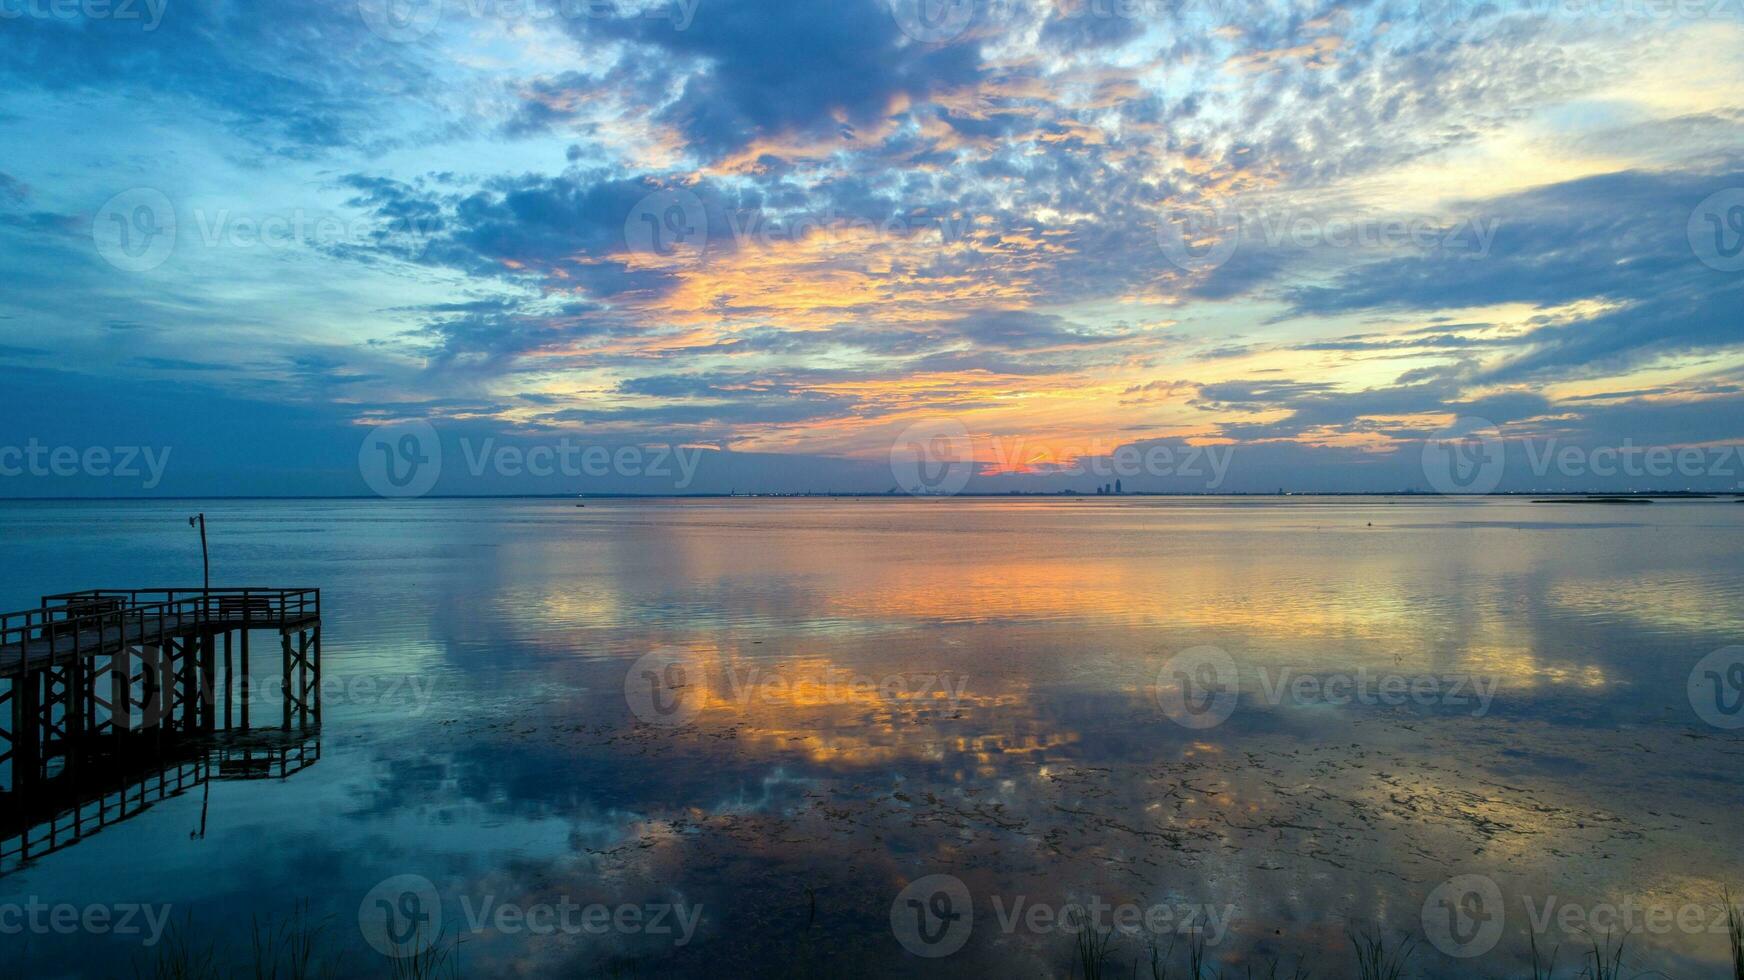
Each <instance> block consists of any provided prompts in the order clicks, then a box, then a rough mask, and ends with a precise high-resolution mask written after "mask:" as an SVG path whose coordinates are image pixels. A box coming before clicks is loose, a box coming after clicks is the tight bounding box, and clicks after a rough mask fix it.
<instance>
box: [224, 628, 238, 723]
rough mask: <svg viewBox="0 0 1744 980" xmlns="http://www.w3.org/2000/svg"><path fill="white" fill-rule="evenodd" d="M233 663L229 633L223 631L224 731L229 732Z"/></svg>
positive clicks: (234, 681)
mask: <svg viewBox="0 0 1744 980" xmlns="http://www.w3.org/2000/svg"><path fill="white" fill-rule="evenodd" d="M235 666H236V664H235V661H234V660H232V658H231V636H230V631H229V630H225V631H224V730H225V731H229V730H230V727H231V723H232V720H233V719H232V717H231V711H232V701H233V697H232V695H233V694H234V692H235V689H236V671H235V669H234V668H235Z"/></svg>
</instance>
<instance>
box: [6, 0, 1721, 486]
mask: <svg viewBox="0 0 1744 980" xmlns="http://www.w3.org/2000/svg"><path fill="white" fill-rule="evenodd" d="M0 36H3V38H4V43H3V44H0V76H3V80H4V85H5V93H6V94H5V95H4V96H0V145H4V146H5V147H6V152H5V153H4V154H3V155H0V264H3V265H0V268H3V269H4V273H5V279H4V282H5V285H4V288H3V289H0V370H3V372H4V373H3V374H0V378H3V379H4V381H3V382H0V444H3V445H4V446H8V447H31V446H37V447H44V451H45V452H46V451H49V450H52V449H54V448H58V447H71V448H73V449H74V450H78V451H80V452H81V453H85V452H86V451H88V450H89V449H91V448H92V447H102V448H106V449H108V448H113V449H125V448H126V447H159V448H160V449H166V450H169V451H170V453H171V455H170V457H169V461H168V463H167V465H166V466H165V468H164V469H165V472H164V475H163V478H162V479H161V480H160V481H157V482H156V483H155V484H153V485H152V486H151V487H149V488H148V487H144V486H143V482H144V481H137V480H131V479H130V478H118V477H116V476H114V475H113V474H109V473H105V472H96V473H95V474H94V472H93V471H94V470H95V471H102V470H103V469H104V467H102V466H100V465H99V466H95V467H93V466H92V465H90V464H88V463H86V462H81V464H80V465H79V467H77V469H78V472H76V473H72V472H65V473H63V472H57V471H56V469H55V467H54V466H53V465H52V464H50V463H42V462H40V461H39V464H38V465H36V466H34V467H33V466H32V465H30V464H29V463H28V461H27V457H28V453H25V454H18V453H14V454H13V455H12V456H11V457H10V458H11V460H12V464H13V465H11V467H10V470H9V471H8V476H7V478H6V479H4V480H0V496H28V495H58V494H93V493H114V494H128V493H134V492H146V491H149V492H157V493H172V492H173V493H365V492H368V489H367V487H368V486H369V485H370V483H369V478H370V476H371V474H370V473H369V472H368V470H369V465H368V463H367V458H368V457H369V455H370V451H371V448H372V447H371V446H369V445H367V443H368V442H369V441H370V439H371V438H372V433H379V432H382V431H387V432H389V433H393V432H396V431H398V430H395V429H394V428H393V427H394V426H405V425H408V424H412V423H429V425H430V426H432V427H433V428H432V429H430V430H425V429H422V428H418V429H415V430H414V431H416V432H418V433H425V432H429V431H434V432H436V433H438V439H439V446H440V451H441V455H442V458H443V461H444V463H443V469H442V474H441V480H440V482H439V483H438V484H436V488H437V489H438V490H441V491H452V492H500V491H503V490H512V489H537V490H541V491H546V492H567V491H568V490H571V489H573V490H575V491H576V492H581V491H586V490H610V489H624V488H633V487H643V488H648V489H659V486H648V485H646V484H643V483H636V482H635V480H634V479H630V478H631V477H645V476H646V474H638V473H625V472H622V470H623V469H624V467H622V466H615V467H614V469H613V471H612V472H611V473H609V474H606V475H603V476H595V475H591V474H586V475H582V476H580V477H579V478H577V476H576V474H574V473H565V472H562V468H561V467H559V469H558V471H557V472H556V473H555V474H554V475H550V478H548V479H546V478H540V479H533V478H532V477H529V476H527V474H526V473H525V472H524V468H523V467H516V466H512V465H510V466H506V467H505V466H503V465H499V464H498V463H495V462H491V463H487V464H483V465H475V464H477V463H479V461H481V460H486V459H488V458H489V454H490V453H494V452H497V451H499V450H501V449H504V448H505V447H512V448H515V449H516V450H517V451H522V452H524V451H527V450H528V449H530V448H534V447H539V446H546V447H559V446H566V445H571V444H575V445H583V446H599V447H607V448H611V449H614V450H615V449H617V448H622V447H638V446H652V445H674V446H681V447H690V448H691V449H692V450H695V451H699V452H701V451H704V450H706V452H703V455H702V457H701V458H702V459H704V462H703V463H702V464H701V466H700V474H701V475H700V476H698V477H697V478H695V479H694V480H689V481H685V482H686V485H685V486H683V487H678V486H677V485H676V484H675V483H673V482H672V481H670V480H668V481H667V482H668V484H669V488H676V489H689V490H720V489H727V488H729V487H731V488H737V489H741V490H744V489H756V490H790V489H792V490H799V489H810V490H816V489H856V490H872V491H884V490H886V489H888V488H889V487H891V486H893V485H896V484H898V483H900V482H901V475H900V473H898V474H897V475H896V476H893V473H892V471H893V470H901V469H902V466H901V465H894V466H893V463H892V460H893V447H895V448H896V450H897V452H896V455H897V456H898V457H900V456H901V454H902V453H903V452H904V451H905V450H904V449H903V447H911V448H912V447H915V446H921V447H923V448H924V447H937V446H939V445H941V444H948V445H949V446H950V447H951V449H950V451H951V452H952V453H955V454H956V456H955V457H953V458H958V457H961V458H972V459H973V460H974V461H975V462H976V465H975V466H974V467H973V468H972V472H971V479H970V482H969V484H968V485H969V487H970V488H971V489H1006V488H1013V487H1021V488H1030V489H1057V488H1062V487H1073V488H1077V489H1080V490H1086V489H1089V488H1090V487H1091V486H1094V485H1096V484H1098V483H1101V482H1104V481H1103V480H1102V479H1101V473H1102V471H1101V470H1098V469H1097V468H1096V467H1094V466H1088V465H1086V461H1087V460H1092V459H1104V460H1106V459H1113V458H1115V454H1116V452H1117V450H1118V448H1119V447H1128V449H1127V452H1129V453H1136V452H1142V451H1144V450H1147V449H1151V448H1155V447H1159V446H1160V447H1165V448H1169V449H1170V450H1171V456H1170V458H1169V460H1167V461H1163V462H1158V460H1157V458H1156V457H1154V456H1152V457H1149V462H1147V463H1145V464H1143V465H1141V466H1139V468H1138V469H1137V470H1133V469H1130V468H1129V469H1126V470H1121V469H1119V468H1118V467H1117V468H1115V469H1111V470H1107V472H1109V473H1114V474H1117V475H1118V474H1121V473H1124V474H1125V476H1126V480H1125V482H1126V484H1127V489H1234V490H1250V489H1275V488H1276V487H1278V486H1289V487H1291V488H1294V489H1387V490H1392V489H1402V488H1405V487H1430V486H1431V484H1432V483H1433V482H1434V481H1433V480H1426V479H1425V474H1424V468H1425V467H1424V462H1423V461H1424V460H1425V459H1426V458H1427V457H1426V455H1425V453H1424V444H1425V440H1430V439H1434V438H1437V437H1438V435H1437V434H1439V433H1442V432H1444V431H1447V430H1448V427H1449V426H1450V425H1451V426H1453V427H1454V428H1455V429H1456V430H1471V429H1473V428H1478V429H1482V430H1483V431H1491V432H1495V433H1497V434H1499V435H1501V436H1503V437H1505V438H1506V439H1508V440H1510V445H1511V446H1514V447H1516V448H1517V447H1521V446H1524V447H1526V450H1527V452H1528V455H1530V454H1531V453H1532V452H1533V450H1534V447H1537V448H1542V447H1544V446H1568V445H1575V446H1582V447H1587V448H1592V447H1603V446H1613V447H1614V446H1625V445H1634V446H1653V447H1666V448H1681V449H1689V448H1692V447H1708V448H1709V449H1714V448H1716V447H1724V446H1729V445H1731V444H1733V443H1734V442H1739V441H1744V410H1741V409H1744V387H1741V384H1744V357H1741V354H1744V254H1740V246H1741V245H1744V128H1741V124H1744V0H1685V2H1682V3H1659V2H1649V0H1604V2H1602V3H1601V2H1600V0H1558V2H1554V3H1553V2H1550V0H1503V2H1502V3H1501V5H1500V6H1496V5H1493V4H1478V3H1474V2H1470V0H1424V2H1422V3H1397V2H1389V0H1377V2H1370V3H1362V2H1358V3H1345V4H1329V3H1323V2H1318V0H1307V2H1301V0H1244V2H1237V0H1166V2H1165V0H974V2H973V3H969V2H953V0H828V2H825V0H440V2H437V0H286V2H264V0H262V2H241V0H0ZM1473 420H1477V421H1473ZM384 425H385V426H389V429H387V430H381V429H379V428H378V427H381V426H384ZM1492 425H1493V426H1494V428H1493V429H1491V428H1489V427H1490V426H1492ZM917 434H918V435H917ZM941 440H942V443H941ZM395 445H397V444H395ZM1208 449H1213V450H1217V451H1219V452H1225V453H1229V454H1231V455H1229V456H1227V457H1226V458H1227V461H1228V466H1227V469H1226V471H1225V473H1224V475H1223V476H1222V477H1219V478H1216V482H1215V484H1214V483H1213V478H1212V477H1209V476H1197V475H1192V474H1188V473H1186V472H1185V471H1186V470H1187V469H1188V467H1187V466H1185V465H1183V458H1184V457H1186V456H1187V455H1190V454H1197V453H1202V452H1203V451H1205V450H1208ZM394 451H396V450H395V449H393V448H390V449H389V450H388V452H389V455H390V456H391V455H392V453H393V452H394ZM1190 451H1192V452H1190ZM1514 451H1515V450H1514V449H1511V450H1510V452H1514ZM1539 455H1540V456H1541V455H1542V454H1539ZM42 458H44V459H50V458H52V457H42ZM80 458H81V460H84V458H85V457H84V456H83V455H81V457H80ZM1132 458H1135V457H1133V456H1129V457H1128V459H1129V462H1130V460H1131V459H1132ZM1213 458H1215V454H1214V455H1213ZM21 460H26V461H25V462H22V463H21V462H20V461H21ZM360 461H361V462H360ZM5 463H7V458H0V464H5ZM1704 465H1705V466H1706V469H1704V471H1703V472H1702V473H1700V474H1698V475H1696V476H1691V475H1690V474H1688V473H1677V474H1673V475H1671V476H1670V477H1667V478H1663V479H1662V478H1646V477H1640V476H1630V475H1628V474H1623V475H1619V476H1616V477H1614V478H1613V477H1603V478H1601V477H1596V476H1593V475H1592V474H1590V473H1585V472H1582V473H1577V474H1574V475H1572V476H1571V475H1569V474H1566V473H1562V474H1558V473H1555V472H1552V473H1550V474H1548V475H1546V474H1543V473H1539V472H1533V471H1531V468H1530V466H1525V467H1522V466H1520V465H1514V466H1513V467H1512V468H1511V469H1510V470H1509V472H1508V476H1507V479H1506V480H1505V481H1504V486H1516V487H1529V486H1548V485H1552V484H1558V483H1562V484H1567V485H1569V486H1571V487H1576V488H1585V487H1588V486H1593V487H1607V488H1609V487H1614V486H1626V485H1658V486H1673V485H1676V486H1683V485H1701V486H1704V487H1710V488H1722V489H1726V488H1733V487H1738V486H1740V481H1744V462H1739V461H1737V460H1734V461H1733V463H1732V466H1731V467H1730V468H1729V469H1726V470H1725V471H1724V472H1721V471H1720V469H1719V467H1717V466H1715V465H1712V464H1704ZM111 468H112V467H111ZM1208 470H1209V468H1207V471H1208ZM534 476H540V474H534ZM655 479H656V482H658V480H660V479H665V478H663V477H657V478H655ZM1110 479H1112V477H1110ZM626 480H628V481H629V482H625V481H626Z"/></svg>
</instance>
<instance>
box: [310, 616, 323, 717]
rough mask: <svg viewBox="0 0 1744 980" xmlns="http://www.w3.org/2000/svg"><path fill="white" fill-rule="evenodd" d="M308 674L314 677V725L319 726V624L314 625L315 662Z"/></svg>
mask: <svg viewBox="0 0 1744 980" xmlns="http://www.w3.org/2000/svg"><path fill="white" fill-rule="evenodd" d="M310 672H311V673H313V674H314V675H315V684H314V698H315V724H316V725H317V726H319V725H320V724H321V626H320V624H319V623H317V624H316V625H315V660H314V662H313V663H312V664H311V670H310Z"/></svg>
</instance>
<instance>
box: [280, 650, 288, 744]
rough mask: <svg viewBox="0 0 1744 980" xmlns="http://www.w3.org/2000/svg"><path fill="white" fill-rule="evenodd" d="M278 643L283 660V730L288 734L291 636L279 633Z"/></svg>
mask: <svg viewBox="0 0 1744 980" xmlns="http://www.w3.org/2000/svg"><path fill="white" fill-rule="evenodd" d="M279 641H280V643H281V644H282V645H283V648H284V658H285V686H284V687H283V688H281V689H280V691H281V693H282V694H283V695H284V697H283V700H284V702H285V723H284V730H285V731H287V732H288V731H290V730H291V634H289V633H280V634H279Z"/></svg>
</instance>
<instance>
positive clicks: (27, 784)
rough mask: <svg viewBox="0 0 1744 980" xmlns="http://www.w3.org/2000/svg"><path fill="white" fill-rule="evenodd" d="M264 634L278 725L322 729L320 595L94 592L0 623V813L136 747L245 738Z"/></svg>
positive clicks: (54, 600)
mask: <svg viewBox="0 0 1744 980" xmlns="http://www.w3.org/2000/svg"><path fill="white" fill-rule="evenodd" d="M261 632H267V633H269V634H271V633H276V634H277V636H278V643H277V644H276V645H277V647H278V650H277V653H278V657H277V660H278V663H277V664H276V666H277V668H278V669H277V671H276V673H277V675H278V676H279V678H280V679H281V681H282V686H281V687H280V688H279V695H280V696H279V698H278V700H279V702H280V709H281V710H280V711H279V712H278V718H277V719H276V720H277V721H278V726H277V727H278V728H279V729H281V730H282V731H287V732H288V731H290V730H291V729H292V728H293V726H296V727H299V728H308V727H310V726H311V725H314V726H319V725H320V722H321V700H320V683H321V592H320V590H319V589H283V588H225V589H92V590H88V591H85V592H71V593H67V594H64V595H51V596H44V597H43V598H42V605H41V607H40V608H37V609H31V610H26V611H23V612H16V613H7V614H3V615H0V686H3V687H4V693H0V785H4V789H3V790H0V809H4V808H6V806H7V804H8V802H9V801H13V800H17V799H19V798H20V797H21V796H22V795H23V794H27V793H30V792H31V791H32V790H34V789H36V788H37V787H39V786H41V785H43V784H45V783H47V782H49V781H63V782H73V783H78V782H81V781H83V780H84V777H85V774H83V773H81V772H79V771H78V770H80V769H81V768H82V767H85V766H90V765H98V766H112V765H115V764H118V763H122V762H125V761H126V760H130V759H134V758H136V757H137V756H138V754H139V751H140V749H141V746H142V745H149V746H150V747H151V748H152V749H153V750H154V751H156V752H161V751H162V750H164V749H165V748H166V747H168V745H169V743H174V742H179V741H185V740H188V739H191V738H196V737H199V736H203V735H209V734H213V733H216V732H219V731H248V730H250V729H251V728H253V727H254V726H253V719H251V718H250V711H251V707H252V704H253V702H254V701H255V700H257V699H256V697H255V696H254V695H255V693H256V689H257V688H258V687H260V686H261V682H262V680H263V675H257V674H255V673H253V672H252V664H251V658H252V655H253V654H254V652H255V651H254V650H253V649H252V646H253V644H252V638H253V637H254V636H255V635H256V634H257V633H261ZM271 676H273V673H272V672H269V673H267V674H265V675H264V677H269V678H270V677H271Z"/></svg>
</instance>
